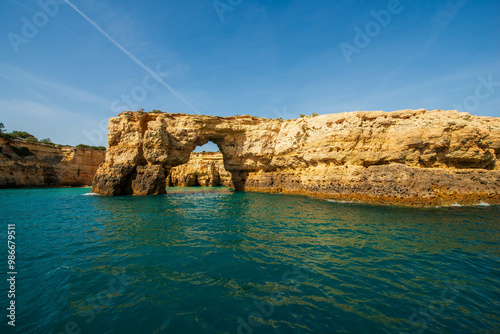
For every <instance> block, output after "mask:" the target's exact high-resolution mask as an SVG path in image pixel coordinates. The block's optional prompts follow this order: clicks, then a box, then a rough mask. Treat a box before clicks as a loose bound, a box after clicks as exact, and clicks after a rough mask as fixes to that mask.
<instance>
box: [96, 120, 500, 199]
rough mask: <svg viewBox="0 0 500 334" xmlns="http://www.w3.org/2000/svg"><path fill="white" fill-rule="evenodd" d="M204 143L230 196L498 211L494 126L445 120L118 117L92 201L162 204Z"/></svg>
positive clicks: (498, 137) (499, 144)
mask: <svg viewBox="0 0 500 334" xmlns="http://www.w3.org/2000/svg"><path fill="white" fill-rule="evenodd" d="M208 141H213V142H214V143H216V144H217V145H218V147H219V149H220V151H221V152H222V154H223V157H224V166H225V169H226V170H227V171H228V172H229V173H231V175H232V182H233V185H234V188H235V189H236V190H251V191H266V192H283V193H298V194H308V195H314V196H319V197H324V198H332V199H339V200H355V201H364V202H374V203H394V204H403V205H448V204H453V203H461V204H474V203H478V202H480V201H483V202H487V203H500V163H499V162H498V161H499V158H500V119H499V118H492V117H480V116H471V115H470V114H468V113H459V112H457V111H441V110H433V111H426V110H401V111H394V112H382V111H374V112H350V113H340V114H331V115H322V116H317V117H304V118H300V119H294V120H286V121H280V120H275V119H265V118H257V117H251V116H238V117H215V116H198V115H185V114H167V113H164V114H147V113H141V112H124V113H122V114H120V115H119V117H116V118H111V119H110V121H109V134H108V143H109V148H108V151H107V155H106V162H105V163H104V164H103V165H102V166H101V167H100V168H99V170H98V171H97V174H96V176H95V178H94V183H93V188H92V189H93V192H96V193H99V194H102V195H130V194H136V195H142V194H162V193H164V192H165V187H161V185H162V184H165V182H166V180H167V176H168V175H169V171H170V170H171V168H172V167H175V166H178V165H181V164H184V163H186V162H188V160H189V157H190V154H191V152H192V151H193V150H194V148H195V147H196V146H199V145H204V144H205V143H207V142H208Z"/></svg>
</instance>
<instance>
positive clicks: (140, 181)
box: [92, 112, 281, 195]
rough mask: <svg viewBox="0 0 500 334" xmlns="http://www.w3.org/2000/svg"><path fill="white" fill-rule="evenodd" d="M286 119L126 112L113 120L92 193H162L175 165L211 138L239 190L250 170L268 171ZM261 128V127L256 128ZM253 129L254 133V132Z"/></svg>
mask: <svg viewBox="0 0 500 334" xmlns="http://www.w3.org/2000/svg"><path fill="white" fill-rule="evenodd" d="M280 127H281V122H280V121H279V120H267V119H263V118H255V117H251V116H240V117H226V118H222V117H215V116H196V115H185V114H166V113H161V114H151V113H141V112H124V113H122V114H120V115H119V117H117V118H111V119H110V121H109V126H108V128H109V135H108V143H109V148H108V151H107V158H106V162H105V164H103V166H101V168H100V169H99V170H98V172H97V174H96V176H95V178H94V183H93V186H92V191H93V192H96V193H99V194H102V195H132V194H133V195H154V194H163V193H165V192H166V190H165V178H166V175H168V172H169V170H170V168H172V167H175V166H178V165H182V164H185V163H187V162H188V160H189V157H190V154H191V152H193V151H194V149H195V148H196V147H197V146H203V145H205V144H206V143H208V142H209V141H211V142H213V143H215V144H216V145H217V146H218V148H219V150H220V151H221V153H222V155H223V159H224V166H225V168H226V170H227V171H228V172H230V173H231V174H232V182H233V185H234V188H235V189H236V190H244V189H245V182H246V178H247V175H248V173H249V172H255V171H259V170H269V169H270V168H269V163H270V160H271V158H272V152H273V150H274V145H273V144H274V141H273V139H275V138H271V137H276V135H277V134H278V133H279V130H280ZM255 129H259V131H255ZM249 133H251V135H249Z"/></svg>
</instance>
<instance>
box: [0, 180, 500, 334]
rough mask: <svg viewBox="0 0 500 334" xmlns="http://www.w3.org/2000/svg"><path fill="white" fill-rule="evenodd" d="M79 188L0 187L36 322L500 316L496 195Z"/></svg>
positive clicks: (376, 322)
mask: <svg viewBox="0 0 500 334" xmlns="http://www.w3.org/2000/svg"><path fill="white" fill-rule="evenodd" d="M172 189H174V191H172ZM85 192H88V190H82V189H50V190H48V189H45V190H33V189H31V190H9V191H1V192H0V199H1V203H2V204H1V205H0V206H1V207H2V212H7V214H6V221H7V222H10V221H11V222H13V221H16V222H17V224H18V229H19V230H20V231H22V238H23V244H22V245H20V246H19V247H20V249H19V253H20V254H22V257H23V264H22V267H23V269H22V274H21V275H20V280H19V282H20V283H19V285H20V286H22V287H23V290H22V292H21V293H20V296H22V297H20V298H19V304H20V306H19V308H20V309H23V313H24V315H25V317H24V320H23V319H21V318H20V319H19V327H20V329H22V330H24V332H26V333H29V332H46V333H50V332H51V331H53V332H54V333H58V332H60V331H62V332H64V328H65V326H66V325H67V324H68V323H70V322H71V323H74V324H76V325H75V326H78V328H79V329H81V330H82V331H83V332H88V333H224V332H227V333H251V332H255V333H289V332H290V333H330V332H345V333H387V332H390V333H399V332H410V333H415V332H423V331H424V330H425V332H426V333H442V332H453V333H471V332H474V331H477V332H495V331H496V330H497V329H498V328H499V325H500V324H499V322H500V314H499V310H500V305H499V302H498V301H499V300H500V284H499V283H500V273H499V269H498V268H500V263H499V262H500V257H499V256H500V254H499V252H500V248H499V239H498V235H499V233H498V232H499V227H500V223H499V221H500V220H499V219H498V215H499V213H500V208H499V207H494V206H492V207H471V208H467V207H454V208H443V209H408V208H399V207H378V206H368V205H360V204H349V203H332V202H327V201H322V200H317V199H312V198H308V197H302V196H286V195H271V194H259V193H238V192H236V193H233V192H230V191H228V190H227V189H205V188H201V189H175V188H169V193H168V194H167V195H164V196H155V197H100V196H81V195H82V194H83V193H85ZM27 203H29V205H26V204H27ZM20 238H21V237H20ZM1 326H4V325H3V324H2V325H1ZM0 328H2V329H3V328H4V327H0Z"/></svg>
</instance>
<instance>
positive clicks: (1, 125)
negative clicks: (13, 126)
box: [0, 123, 5, 133]
mask: <svg viewBox="0 0 500 334" xmlns="http://www.w3.org/2000/svg"><path fill="white" fill-rule="evenodd" d="M4 130H5V125H3V123H0V133H3V132H4Z"/></svg>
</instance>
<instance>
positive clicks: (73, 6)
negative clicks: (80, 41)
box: [64, 0, 200, 114]
mask: <svg viewBox="0 0 500 334" xmlns="http://www.w3.org/2000/svg"><path fill="white" fill-rule="evenodd" d="M64 1H65V2H66V3H67V4H68V5H70V6H71V7H72V8H73V9H74V10H75V11H76V12H77V13H78V14H80V15H81V16H82V17H83V18H84V19H85V20H86V21H87V22H89V23H90V24H91V25H92V26H94V28H96V29H97V30H98V31H99V32H100V33H101V34H102V35H103V36H104V37H106V38H107V39H108V40H109V41H110V42H111V43H113V44H114V45H115V46H116V47H117V48H118V49H120V50H121V51H122V52H123V53H125V54H126V55H127V56H128V57H129V58H130V59H131V60H132V61H133V62H134V63H136V64H137V65H138V66H139V67H141V68H142V69H143V70H144V71H145V72H146V73H148V74H149V75H151V77H153V78H154V79H155V80H156V81H157V82H158V83H159V84H161V85H162V86H163V87H165V88H166V89H167V90H168V91H170V92H171V93H172V94H174V95H175V96H176V97H177V98H179V99H180V100H181V101H182V102H184V103H185V104H186V105H187V106H188V107H189V108H191V110H193V111H194V112H196V113H197V114H200V112H199V111H198V109H196V108H195V107H194V106H193V105H192V104H191V103H190V102H189V101H188V100H187V98H185V97H184V96H183V94H181V93H179V92H177V91H176V90H174V89H173V88H172V87H171V86H170V85H168V84H167V83H166V82H165V81H164V80H163V79H162V78H161V77H160V76H159V75H158V74H156V73H155V72H154V71H153V70H151V69H150V68H149V67H147V66H146V65H145V64H144V63H143V62H141V61H140V60H139V59H138V58H137V57H136V56H134V55H133V54H132V53H131V52H130V51H128V50H127V49H125V48H124V47H123V46H122V45H121V44H120V43H118V42H117V41H116V40H115V39H113V37H111V36H110V35H109V34H108V33H106V31H104V30H103V29H102V28H101V27H100V26H99V25H98V24H97V23H96V22H94V21H93V20H92V19H90V18H89V17H88V16H87V15H86V14H85V13H83V12H82V11H81V10H80V9H79V8H78V7H77V6H76V5H74V4H73V3H71V2H70V1H68V0H64Z"/></svg>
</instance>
